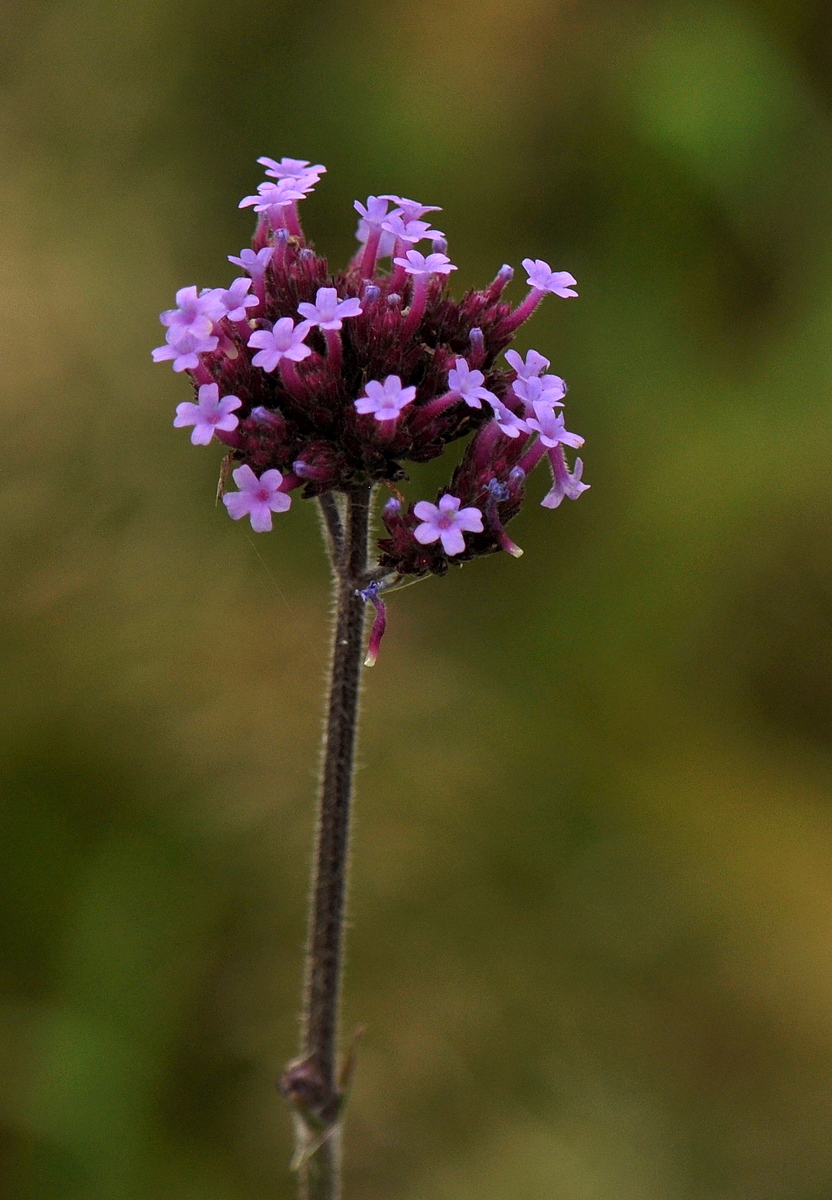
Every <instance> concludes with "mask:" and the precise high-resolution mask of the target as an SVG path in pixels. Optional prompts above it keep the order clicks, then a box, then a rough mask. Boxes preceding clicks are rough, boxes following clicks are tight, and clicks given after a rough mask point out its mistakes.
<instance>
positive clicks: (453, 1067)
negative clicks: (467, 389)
mask: <svg viewBox="0 0 832 1200" xmlns="http://www.w3.org/2000/svg"><path fill="white" fill-rule="evenodd" d="M0 45H1V46H2V50H1V51H0V57H2V92H1V93H0V156H1V157H2V170H0V198H1V199H0V206H1V207H2V212H3V221H2V232H1V233H0V258H1V259H2V279H1V280H0V308H2V328H3V331H4V347H5V349H4V355H3V373H2V374H3V383H4V390H5V402H4V410H3V412H4V422H3V430H4V434H5V438H4V451H3V455H2V461H0V538H2V544H1V545H0V563H2V569H1V570H0V589H1V590H0V595H1V596H2V599H1V600H0V604H2V622H0V639H2V646H3V658H4V672H3V677H4V686H3V690H2V702H3V707H2V715H0V747H1V748H2V754H0V762H1V763H2V766H0V777H1V778H2V791H3V797H4V802H3V814H2V838H0V844H2V870H1V871H0V889H2V897H3V914H4V915H3V921H2V926H1V927H0V941H2V967H0V1121H1V1122H2V1134H0V1188H1V1189H2V1192H3V1194H4V1195H6V1196H9V1197H13V1198H14V1200H266V1198H269V1200H272V1198H275V1197H276V1198H280V1200H282V1198H284V1197H285V1198H289V1197H291V1196H293V1194H294V1181H293V1180H292V1178H291V1177H290V1176H289V1174H288V1172H287V1163H288V1159H289V1155H290V1136H289V1123H288V1119H287V1114H286V1112H285V1111H284V1108H283V1105H282V1102H281V1101H280V1100H279V1098H278V1097H277V1095H276V1093H275V1080H276V1078H277V1076H278V1074H279V1071H280V1068H281V1066H282V1064H283V1062H284V1061H285V1060H286V1059H287V1058H288V1057H289V1056H290V1055H291V1054H292V1053H293V1052H294V1050H295V1045H296V1037H297V1030H296V1009H297V997H298V991H299V986H300V972H301V952H302V942H303V936H304V924H305V913H304V909H305V897H306V888H307V883H306V876H307V865H308V858H309V851H310V843H311V834H312V800H313V792H314V768H315V762H316V755H317V749H316V740H317V735H318V732H319V728H320V704H321V678H322V673H323V669H324V665H325V659H326V642H327V622H328V603H329V600H328V582H327V577H326V571H325V567H324V562H323V557H322V554H321V552H320V549H319V546H318V531H317V528H316V516H315V512H314V509H313V506H312V505H309V504H296V505H295V506H294V507H293V510H292V513H291V515H290V518H289V519H284V518H281V519H280V520H278V521H277V522H276V528H275V532H274V533H273V534H272V535H270V536H257V537H252V536H251V535H249V534H247V533H246V530H245V528H244V527H243V523H240V524H239V525H238V524H235V523H232V522H231V521H229V520H228V519H227V516H226V514H225V513H224V512H223V511H222V509H219V510H218V509H217V508H215V506H214V488H215V483H216V475H217V469H218V464H219V459H220V453H219V449H218V448H217V447H212V448H209V449H207V450H194V449H193V448H192V447H191V445H190V443H189V441H188V438H187V435H186V434H185V433H183V432H182V431H174V430H173V429H172V428H171V419H172V416H173V410H174V406H175V405H176V404H177V403H178V402H179V401H180V400H183V399H186V398H187V394H188V392H187V384H186V383H185V381H184V380H183V378H182V377H180V376H175V375H174V374H173V373H172V372H171V371H170V369H169V368H168V367H166V366H165V367H162V366H155V367H154V366H153V364H152V363H151V361H150V349H151V347H153V346H155V345H158V344H159V343H160V341H161V340H162V339H161V327H160V326H159V324H158V313H159V311H160V310H161V309H163V308H167V307H169V305H170V304H171V302H172V297H173V292H174V290H175V289H176V288H177V287H180V286H184V285H186V284H191V283H198V284H199V285H201V286H203V285H204V286H208V285H218V284H221V283H227V282H228V281H230V280H231V278H233V275H234V268H232V267H231V266H230V264H228V263H227V262H226V255H228V254H237V253H239V249H240V247H241V246H244V245H246V244H247V243H248V240H249V237H250V231H251V227H252V221H251V214H250V212H239V211H238V210H237V207H236V205H237V202H238V200H239V199H240V197H242V196H244V195H246V194H248V193H250V192H251V191H252V190H253V189H254V187H255V185H256V184H257V182H259V180H260V179H261V178H262V174H261V171H260V168H258V167H257V166H256V163H255V159H256V157H257V156H258V155H259V154H268V155H271V156H275V157H278V158H279V157H280V156H282V155H284V154H286V155H290V156H294V157H302V158H308V159H311V160H312V161H315V162H317V161H320V162H323V163H326V164H327V166H328V167H329V174H328V175H326V176H325V178H324V180H323V181H322V183H321V184H320V186H319V187H318V189H317V192H316V194H315V196H314V197H312V198H310V199H309V200H308V201H306V202H305V205H304V208H303V217H304V223H305V226H306V229H307V231H308V233H309V234H310V235H311V236H312V237H313V238H314V240H315V242H316V244H317V246H318V247H319V249H321V250H323V251H324V252H326V253H327V254H328V255H329V256H330V259H331V261H332V262H334V263H339V262H343V261H345V259H346V258H347V257H348V256H349V255H350V254H351V252H352V249H353V247H354V244H355V243H354V241H353V233H354V228H355V214H354V213H353V210H352V207H351V205H352V201H353V200H354V199H355V198H360V199H364V198H365V197H366V196H367V194H368V193H378V192H384V191H392V192H398V193H401V194H404V195H411V196H415V197H416V198H418V199H420V200H423V201H424V202H425V203H436V204H441V205H442V206H443V209H444V211H443V213H442V217H441V221H440V225H441V228H443V229H444V230H445V231H446V232H447V234H448V237H449V241H450V247H451V249H450V253H451V256H452V258H453V261H454V262H455V263H457V264H458V265H459V268H460V269H459V271H458V273H457V275H456V277H455V278H454V281H453V282H454V285H455V289H456V290H457V292H459V291H461V290H462V289H463V288H464V287H467V286H469V285H471V284H478V285H479V284H484V283H486V282H487V281H488V280H489V279H490V278H491V277H492V276H493V274H494V272H495V270H496V269H497V268H498V267H499V266H500V264H501V263H503V262H510V263H513V264H515V266H517V265H519V261H520V259H521V258H522V257H525V256H527V255H530V256H532V257H541V258H545V259H547V260H549V261H550V262H551V263H552V265H553V266H554V267H555V268H556V269H558V270H569V271H572V272H573V273H574V274H575V275H576V276H577V278H578V281H579V287H580V292H581V298H580V300H578V301H575V302H570V303H569V304H564V303H561V302H560V301H555V300H553V301H550V302H548V303H547V304H545V305H544V306H542V308H541V310H539V312H538V314H537V315H536V316H535V318H534V320H533V321H532V322H530V324H529V325H528V326H525V327H524V329H523V331H522V339H521V340H520V343H519V344H520V346H521V348H523V349H525V348H527V347H528V346H529V345H532V346H534V347H535V348H537V349H539V350H541V351H544V352H545V353H546V354H547V355H548V356H549V357H551V359H552V362H553V369H554V370H556V371H557V372H558V373H560V374H562V375H564V376H565V377H566V379H567V380H568V381H569V383H570V386H571V391H570V403H569V412H570V413H571V420H570V428H575V429H577V430H579V431H580V432H581V433H582V434H584V436H585V437H586V439H587V445H586V447H585V453H584V459H585V462H586V478H587V480H588V481H589V482H590V483H591V484H592V490H591V491H590V492H588V493H587V494H586V496H584V497H583V498H582V499H581V500H580V501H579V503H577V504H570V503H568V502H567V503H565V504H564V505H563V506H562V508H561V509H559V510H558V511H557V512H554V513H552V512H548V511H546V510H544V509H541V508H539V507H538V505H537V504H536V503H534V501H536V500H537V499H539V498H540V496H541V495H542V494H543V491H544V490H545V486H546V484H545V480H544V479H543V478H541V479H539V480H536V481H535V483H534V485H533V489H532V501H533V502H532V503H530V504H528V505H527V507H526V509H525V511H524V513H523V514H522V516H521V517H520V518H519V519H518V521H517V522H516V523H515V524H514V525H512V530H511V531H512V535H513V536H514V537H515V538H516V539H517V540H518V541H519V542H520V544H521V545H522V546H523V547H524V548H525V550H526V554H525V557H524V558H523V559H522V560H520V561H519V562H518V561H515V560H513V559H510V558H509V557H508V556H498V557H494V558H492V559H489V560H485V561H480V562H477V563H474V564H471V565H470V566H467V567H466V568H465V569H464V570H462V571H452V572H451V573H450V575H449V576H448V577H447V578H446V579H445V580H444V581H436V580H433V581H430V582H427V583H424V584H422V585H420V586H419V587H415V588H411V589H409V590H407V591H404V592H402V593H401V594H400V595H397V596H396V597H394V598H393V600H392V601H391V604H390V628H389V632H388V635H387V638H386V641H385V645H384V648H383V652H382V655H381V658H380V661H379V663H378V666H377V667H376V668H375V669H374V670H373V671H372V672H371V673H370V675H369V677H368V681H367V688H366V693H365V708H364V727H363V736H362V743H361V759H362V769H361V772H360V776H359V797H358V807H357V819H356V825H355V834H356V837H355V845H354V858H353V875H352V892H351V928H350V931H349V964H348V978H347V991H346V1012H345V1030H346V1031H349V1030H350V1029H351V1028H353V1027H354V1026H356V1025H357V1024H359V1023H366V1025H367V1033H366V1036H365V1038H364V1042H363V1044H362V1047H361V1051H360V1061H359V1068H358V1075H357V1081H356V1085H355V1090H354V1093H353V1097H352V1101H351V1105H350V1110H349V1116H348V1121H347V1134H346V1153H347V1196H348V1197H349V1198H351V1200H359V1198H360V1200H514V1198H515V1197H516V1198H517V1200H552V1198H553V1197H554V1198H558V1200H559V1198H563V1200H676V1198H679V1200H682V1198H684V1200H729V1198H730V1200H768V1198H772V1200H773V1198H775V1197H776V1198H777V1200H822V1198H827V1197H830V1196H832V1138H830V1125H831V1124H832V953H830V951H832V811H830V781H832V523H831V522H830V505H832V479H831V478H830V470H829V462H830V450H832V444H830V443H831V441H832V439H830V433H831V432H832V428H831V427H830V400H831V399H832V394H831V393H832V389H831V388H830V382H829V379H830V369H832V222H831V221H830V211H831V209H832V114H831V113H830V100H832V11H830V6H829V4H828V3H822V2H820V0H748V2H747V3H739V2H737V3H727V2H725V3H701V4H693V5H687V4H682V3H673V2H668V3H664V2H662V0H572V2H570V3H566V2H564V3H557V2H554V3H552V2H546V0H511V2H509V0H479V2H477V3H474V2H472V0H409V2H407V3H404V2H403V0H396V2H391V3H380V4H372V3H368V2H364V0H348V2H347V0H337V2H334V3H323V2H318V3H312V2H310V0H300V2H299V0H294V2H293V3H278V2H277V0H266V2H264V3H261V4H258V5H252V4H241V3H239V2H236V0H229V2H227V3H225V4H222V5H219V4H217V5H211V4H209V5H205V4H197V3H195V2H193V0H132V2H127V3H124V2H119V0H64V2H62V3H61V2H55V3H39V4H38V3H33V4H15V3H13V2H12V3H11V4H8V5H7V6H6V7H5V9H4V14H3V23H2V29H0ZM512 287H513V291H512V295H513V296H514V297H515V298H516V299H518V300H519V298H520V297H521V296H522V295H523V294H524V292H525V289H524V287H523V285H522V276H519V275H518V279H517V281H516V282H515V283H514V284H513V285H512ZM438 478H439V473H438V468H437V466H436V465H435V464H434V465H432V466H431V467H430V468H428V469H425V470H424V471H423V472H421V473H420V472H416V473H415V478H414V483H413V487H412V490H411V495H413V496H417V495H420V494H421V495H429V494H430V493H431V490H432V488H433V487H434V486H435V483H436V481H437V479H438Z"/></svg>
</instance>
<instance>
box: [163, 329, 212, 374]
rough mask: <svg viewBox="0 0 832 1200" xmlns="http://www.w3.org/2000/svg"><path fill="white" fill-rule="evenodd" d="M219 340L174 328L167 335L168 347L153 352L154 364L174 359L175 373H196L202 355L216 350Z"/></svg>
mask: <svg viewBox="0 0 832 1200" xmlns="http://www.w3.org/2000/svg"><path fill="white" fill-rule="evenodd" d="M218 344H219V338H217V337H215V336H214V335H213V334H211V335H209V336H207V337H205V336H203V335H196V334H193V333H191V331H190V330H189V329H187V328H183V329H179V328H177V327H176V326H173V327H172V328H171V329H169V330H168V333H167V345H165V346H157V347H156V349H155V350H154V351H153V361H154V362H167V360H168V359H173V369H174V371H195V370H196V368H197V367H198V366H199V356H200V354H208V353H210V352H211V351H212V350H216V348H217V346H218Z"/></svg>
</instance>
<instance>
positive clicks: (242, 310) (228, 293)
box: [212, 277, 260, 321]
mask: <svg viewBox="0 0 832 1200" xmlns="http://www.w3.org/2000/svg"><path fill="white" fill-rule="evenodd" d="M250 287H251V280H250V279H243V278H242V277H241V278H240V279H235V280H234V282H233V283H232V285H231V287H230V288H214V290H213V293H212V295H213V298H214V299H215V301H216V303H217V305H218V307H219V308H220V309H221V312H222V315H223V316H226V317H228V319H229V321H245V319H246V317H247V316H248V313H247V312H246V309H247V308H256V307H257V305H258V304H259V303H260V301H259V300H258V299H257V297H256V296H248V295H246V293H247V292H248V290H249V288H250Z"/></svg>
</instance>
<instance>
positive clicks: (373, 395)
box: [355, 375, 416, 421]
mask: <svg viewBox="0 0 832 1200" xmlns="http://www.w3.org/2000/svg"><path fill="white" fill-rule="evenodd" d="M364 392H365V395H363V396H359V398H358V399H357V400H356V401H355V408H356V411H357V412H360V413H362V414H367V413H372V414H373V416H374V417H375V419H376V420H377V421H396V420H398V417H399V413H400V412H401V411H402V409H403V408H406V407H407V405H408V404H410V403H412V401H413V400H414V399H415V398H416V388H415V387H402V381H401V379H400V378H399V376H398V375H388V376H387V378H386V379H385V380H384V383H379V382H378V381H377V380H375V379H371V380H369V381H368V382H367V383H366V384H365V385H364Z"/></svg>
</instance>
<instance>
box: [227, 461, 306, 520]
mask: <svg viewBox="0 0 832 1200" xmlns="http://www.w3.org/2000/svg"><path fill="white" fill-rule="evenodd" d="M233 477H234V482H235V483H236V485H237V487H238V488H239V489H240V490H239V492H230V493H229V494H228V495H227V496H223V498H222V502H223V504H224V505H225V507H226V508H227V509H228V515H229V516H230V517H232V518H233V519H234V520H235V521H239V520H240V517H251V528H252V529H253V530H254V532H255V533H268V532H269V530H270V529H271V527H272V513H273V512H285V511H286V509H287V508H288V507H289V505H290V504H291V503H292V497H291V496H287V495H286V493H285V492H281V491H280V485H281V484H282V483H283V476H282V475H281V473H280V471H278V470H277V468H275V467H273V468H272V469H271V470H270V471H264V472H263V474H262V475H261V476H260V478H259V479H258V478H257V476H256V475H255V474H254V472H253V471H252V469H251V467H250V466H249V465H248V463H246V464H245V465H244V466H242V467H238V468H237V470H236V471H234V472H233Z"/></svg>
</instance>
